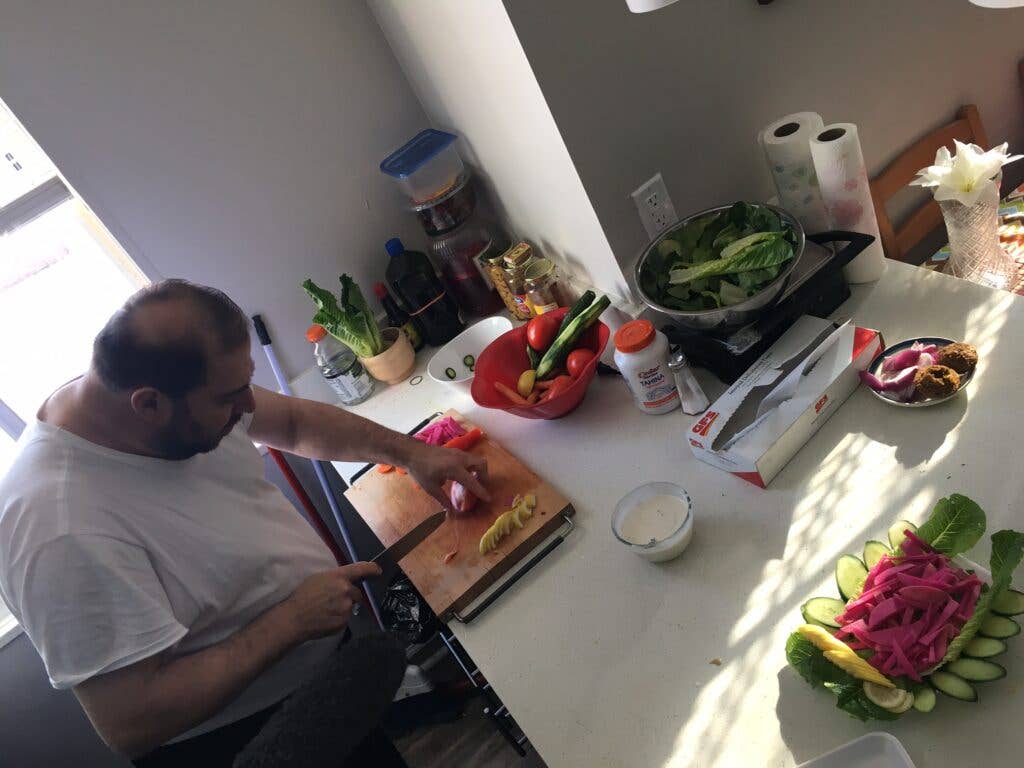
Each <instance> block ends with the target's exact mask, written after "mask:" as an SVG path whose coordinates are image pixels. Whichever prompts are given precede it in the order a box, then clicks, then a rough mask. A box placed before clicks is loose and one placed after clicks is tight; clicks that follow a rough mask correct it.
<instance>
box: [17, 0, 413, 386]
mask: <svg viewBox="0 0 1024 768" xmlns="http://www.w3.org/2000/svg"><path fill="white" fill-rule="evenodd" d="M0 99H3V100H4V101H5V102H7V104H8V106H9V107H10V108H11V110H12V111H13V112H14V113H15V114H16V115H17V116H18V117H19V118H20V119H21V120H22V122H23V123H24V124H25V125H26V127H27V128H28V130H29V132H30V133H31V134H32V135H33V136H34V137H35V138H36V140H37V141H38V142H39V143H40V144H41V145H42V147H43V149H45V150H46V151H47V152H48V153H49V154H50V156H51V158H52V159H53V161H54V162H55V163H56V165H57V167H58V168H60V169H61V171H62V172H63V173H64V175H65V176H66V177H67V179H68V181H69V182H70V184H71V185H72V187H74V188H75V189H76V190H77V191H78V192H79V193H80V194H81V195H82V197H83V198H84V199H85V200H86V202H87V203H89V205H90V206H92V208H93V209H94V210H95V211H96V213H97V214H98V215H99V217H100V218H101V219H102V220H103V221H104V223H105V224H106V225H107V226H108V227H109V228H110V229H111V230H112V231H113V233H114V235H115V236H116V237H117V238H118V240H119V241H120V242H121V243H122V245H124V247H125V248H126V249H127V250H128V252H129V254H130V255H131V256H132V257H133V258H135V259H136V260H137V261H138V263H139V264H140V266H141V267H142V268H143V270H144V271H146V272H147V273H148V274H149V275H150V276H151V277H161V276H163V277H187V278H191V279H194V280H197V281H200V282H205V283H210V284H213V285H217V286H219V287H221V288H223V289H224V290H226V291H227V292H228V293H229V294H231V296H233V297H234V298H235V299H236V300H237V301H238V302H239V303H240V304H241V305H242V307H243V308H244V309H245V310H246V311H248V312H250V313H252V312H263V313H265V316H266V319H267V320H268V322H269V323H270V324H271V325H272V331H274V332H275V342H276V345H277V347H278V353H279V356H280V357H281V358H282V361H283V363H284V365H285V368H286V369H287V371H288V373H289V374H290V375H292V376H294V375H296V374H298V373H299V372H300V371H302V370H304V369H306V368H308V367H309V366H310V365H311V364H312V359H311V355H310V351H309V344H308V343H307V342H306V340H305V338H304V337H303V333H304V331H305V329H306V327H307V326H308V325H309V319H310V318H311V317H312V309H311V307H312V305H311V304H310V303H309V300H308V299H307V298H306V296H305V294H304V293H303V292H302V291H301V290H300V289H299V287H298V284H299V282H301V280H302V279H303V278H305V277H307V276H309V277H313V278H315V279H316V280H317V281H318V282H321V281H322V283H324V284H327V285H331V286H336V285H337V278H338V274H339V273H340V272H341V271H343V270H347V271H349V272H351V273H354V275H355V276H356V278H357V279H358V281H359V282H360V283H361V285H362V286H363V289H364V292H367V293H370V289H371V287H372V282H373V281H374V280H377V279H380V277H381V276H382V272H383V266H384V260H385V258H386V257H385V256H384V252H383V242H384V240H385V239H386V238H388V237H390V236H391V235H392V234H400V235H403V236H405V237H406V238H407V239H410V240H412V241H413V242H422V239H423V235H422V231H421V230H420V229H419V226H418V224H417V223H416V222H415V220H414V219H413V217H412V215H411V214H408V213H404V212H403V211H402V209H401V198H400V197H399V195H398V193H397V190H395V189H394V188H393V184H392V183H391V182H390V181H389V180H388V179H386V178H385V177H383V176H382V175H381V173H380V171H379V170H378V169H377V165H378V163H379V162H380V160H381V159H382V158H383V157H384V156H385V155H386V154H387V153H388V152H389V151H390V150H391V149H393V148H394V147H396V146H398V145H400V144H401V143H402V142H404V141H405V140H406V139H408V138H410V137H411V136H412V135H413V134H414V133H416V132H417V131H419V130H421V129H422V128H423V127H425V126H426V124H427V119H426V116H425V115H424V113H423V111H422V109H421V108H420V106H419V103H418V102H417V101H416V98H415V97H414V95H413V93H412V91H411V90H410V88H409V85H408V84H407V82H406V80H405V78H404V77H403V76H402V73H401V71H400V69H399V67H398V64H397V62H396V61H395V58H394V56H393V55H392V53H391V50H390V48H388V46H387V43H386V42H385V40H384V36H383V35H382V33H381V31H380V29H379V27H378V26H377V24H376V23H375V21H374V19H373V17H372V16H371V14H370V12H369V10H368V9H367V7H366V4H365V3H364V2H363V0H294V1H292V2H276V1H275V0H218V1H217V2H214V3H208V2H202V1H201V0H177V1H176V2H165V0H136V1H134V2H124V1H123V0H76V1H75V2H73V3H69V2H67V1H66V0H5V2H4V3H3V10H2V12H0ZM371 297H372V294H371ZM371 300H372V298H371ZM256 361H257V365H258V367H259V369H258V373H257V380H258V381H259V382H260V383H263V384H269V383H271V382H272V379H271V378H270V377H269V373H268V370H267V368H266V365H265V363H264V360H263V355H262V354H257V355H256Z"/></svg>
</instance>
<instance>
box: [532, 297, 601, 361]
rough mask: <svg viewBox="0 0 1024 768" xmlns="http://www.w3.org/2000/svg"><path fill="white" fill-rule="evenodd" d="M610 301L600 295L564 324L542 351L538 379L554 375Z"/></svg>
mask: <svg viewBox="0 0 1024 768" xmlns="http://www.w3.org/2000/svg"><path fill="white" fill-rule="evenodd" d="M577 303H579V302H577ZM611 303H612V302H611V300H610V299H609V298H608V297H607V296H602V297H601V298H600V299H597V300H596V301H595V302H594V303H593V304H591V305H590V306H589V307H587V308H586V309H584V310H583V311H582V312H580V313H579V314H578V315H576V317H575V318H573V320H572V322H570V323H569V324H568V325H567V326H565V329H564V330H562V331H561V332H559V334H558V335H557V336H555V340H554V341H553V342H551V346H550V347H548V351H547V352H545V353H544V357H542V358H541V359H540V363H539V364H538V365H537V378H538V379H541V380H543V379H547V378H550V377H551V376H552V375H554V373H555V370H556V369H557V368H558V367H559V366H560V365H561V364H562V363H563V361H564V360H565V358H566V355H568V354H569V353H570V352H571V351H572V349H573V347H574V346H575V345H576V342H577V341H579V338H580V336H582V335H583V334H584V332H586V330H587V329H588V328H589V327H590V326H592V325H593V324H594V323H596V322H597V318H598V317H599V316H600V314H601V313H602V312H604V311H605V310H606V309H607V308H608V306H609V305H610V304H611Z"/></svg>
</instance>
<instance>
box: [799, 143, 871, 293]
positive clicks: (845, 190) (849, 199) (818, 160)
mask: <svg viewBox="0 0 1024 768" xmlns="http://www.w3.org/2000/svg"><path fill="white" fill-rule="evenodd" d="M811 157H813V158H814V170H815V172H816V173H817V175H818V183H819V184H820V185H821V196H822V199H824V201H825V209H826V210H827V211H828V218H829V225H830V226H831V227H832V229H845V230H850V231H853V232H863V233H865V234H868V235H873V236H874V238H875V242H873V243H872V244H871V245H870V246H868V248H866V249H865V250H864V251H863V252H862V253H861V254H860V255H859V256H858V257H857V258H856V259H854V260H853V261H851V262H850V263H849V264H848V265H847V266H846V268H845V269H844V270H843V274H845V275H846V279H847V280H848V281H849V282H851V283H870V282H873V281H875V280H877V279H878V278H880V277H881V276H882V273H883V272H885V252H884V251H883V250H882V239H881V237H879V234H878V221H877V220H876V219H875V206H874V203H873V202H872V199H871V187H870V186H869V184H868V172H867V168H865V166H864V153H863V152H862V151H861V148H860V139H859V138H858V137H857V126H856V125H854V124H853V123H833V124H832V125H826V126H825V127H824V128H823V129H822V130H821V131H819V132H818V133H817V134H815V135H814V136H813V137H812V138H811Z"/></svg>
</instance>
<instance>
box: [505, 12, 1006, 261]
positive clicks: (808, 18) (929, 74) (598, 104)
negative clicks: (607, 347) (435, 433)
mask: <svg viewBox="0 0 1024 768" xmlns="http://www.w3.org/2000/svg"><path fill="white" fill-rule="evenodd" d="M505 6H506V8H507V9H508V12H509V15H510V17H511V19H512V23H513V24H514V25H515V28H516V30H517V32H518V33H519V36H520V40H521V41H522V44H523V47H524V49H525V50H526V54H527V57H528V58H529V60H530V64H531V65H532V67H533V70H534V72H535V74H536V76H537V80H538V81H539V82H540V85H541V88H542V90H543V91H544V95H545V97H546V98H547V101H548V105H549V106H550V108H551V111H552V113H553V114H554V116H555V120H556V122H557V123H558V127H559V129H560V130H561V133H562V136H563V137H564V139H565V143H566V146H567V147H568V148H569V153H570V155H571V156H572V158H573V161H574V162H575V163H576V167H577V170H578V171H579V174H580V177H581V178H582V180H583V184H584V186H585V187H586V190H587V193H588V194H589V195H590V199H591V201H592V202H593V204H594V208H595V209H596V211H597V214H598V218H599V219H600V221H601V225H602V226H603V227H604V231H605V233H606V235H607V236H608V239H609V241H610V242H611V244H612V248H613V250H614V251H615V254H616V256H617V257H618V259H619V261H620V262H628V261H630V260H631V259H633V258H634V257H635V256H636V253H637V252H638V249H639V248H640V247H641V246H642V245H643V244H644V242H645V241H646V238H645V237H644V234H643V229H642V227H641V226H640V222H639V218H638V217H637V214H636V210H635V209H634V207H633V205H632V202H631V201H630V199H629V197H628V195H629V193H630V192H631V191H632V190H633V189H635V188H636V187H637V186H638V185H639V184H640V183H642V182H643V181H644V180H645V179H647V178H648V177H650V176H651V175H652V174H653V173H654V172H656V171H659V170H660V171H662V172H663V174H664V177H665V181H666V184H667V186H668V190H669V194H670V195H671V197H672V198H673V201H674V202H675V206H676V210H677V212H678V213H679V214H680V215H685V214H686V213H688V212H691V211H695V210H698V209H700V208H704V207H707V206H709V205H713V204H717V203H722V202H730V201H732V200H735V199H738V198H748V199H751V198H752V199H765V198H767V197H768V196H770V195H771V194H773V189H772V186H771V181H770V179H769V178H768V174H767V170H766V168H765V164H764V161H763V155H762V154H761V151H760V148H759V147H758V145H757V143H756V135H757V132H758V131H759V130H760V128H762V127H763V126H764V125H765V124H767V123H768V122H770V121H771V120H774V119H775V118H778V117H781V116H783V115H785V114H788V113H790V112H795V111H799V110H814V111H817V112H819V113H820V114H821V115H822V117H823V118H824V119H825V122H826V123H828V122H853V123H856V124H857V125H858V128H859V130H860V136H861V143H862V146H863V149H864V155H865V159H866V161H867V164H868V171H869V173H872V174H873V173H875V172H877V171H878V170H880V169H881V168H882V167H883V166H884V165H885V164H886V163H887V162H888V161H889V160H890V159H892V157H893V156H894V155H895V154H897V153H898V152H899V150H901V149H902V148H903V147H905V146H906V145H908V144H909V143H910V142H912V141H913V140H914V139H916V138H918V137H919V136H921V135H922V134H924V133H926V132H928V131H929V130H931V129H932V128H934V127H936V126H938V125H940V124H942V123H944V122H948V121H949V120H951V119H953V116H954V113H955V112H956V109H957V107H958V106H960V105H961V104H965V103H969V102H974V103H976V104H978V106H979V108H980V109H981V114H982V118H983V120H984V122H985V124H986V127H987V129H988V133H989V138H990V139H991V140H992V141H994V142H998V141H1003V140H1007V141H1009V142H1010V145H1011V147H1015V148H1016V149H1018V150H1020V149H1021V148H1022V147H1024V98H1022V94H1021V89H1020V85H1019V83H1018V78H1017V62H1018V60H1019V59H1020V58H1021V57H1022V55H1024V41H1022V40H1021V35H1020V31H1021V29H1022V26H1024V9H1016V10H1002V11H994V10H986V9H982V8H978V7H976V6H974V5H971V4H969V3H968V1H967V0H898V1H897V2H894V1H893V0H828V1H827V2H824V1H823V0H777V1H776V2H775V3H773V4H772V5H768V6H760V5H758V4H757V3H756V2H754V0H681V2H678V3H676V4H674V5H672V6H670V7H668V8H665V9H663V10H660V11H656V12H654V13H648V14H642V15H634V14H631V13H630V12H629V11H628V10H627V8H626V4H625V2H623V0H559V2H554V3H553V2H550V0H505ZM1022 172H1024V167H1017V166H1009V168H1008V169H1007V174H1006V177H1007V180H1009V181H1013V180H1017V179H1019V178H1020V175H1021V173H1022Z"/></svg>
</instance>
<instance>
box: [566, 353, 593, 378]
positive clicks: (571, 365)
mask: <svg viewBox="0 0 1024 768" xmlns="http://www.w3.org/2000/svg"><path fill="white" fill-rule="evenodd" d="M593 359H594V353H593V352H591V351H590V350H589V349H574V350H573V351H572V352H570V353H569V357H567V358H566V360H565V369H566V370H567V371H568V372H569V375H570V376H572V377H573V378H574V379H578V378H579V377H580V374H582V373H583V369H584V368H586V367H587V365H588V364H589V363H590V361H591V360H593Z"/></svg>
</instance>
